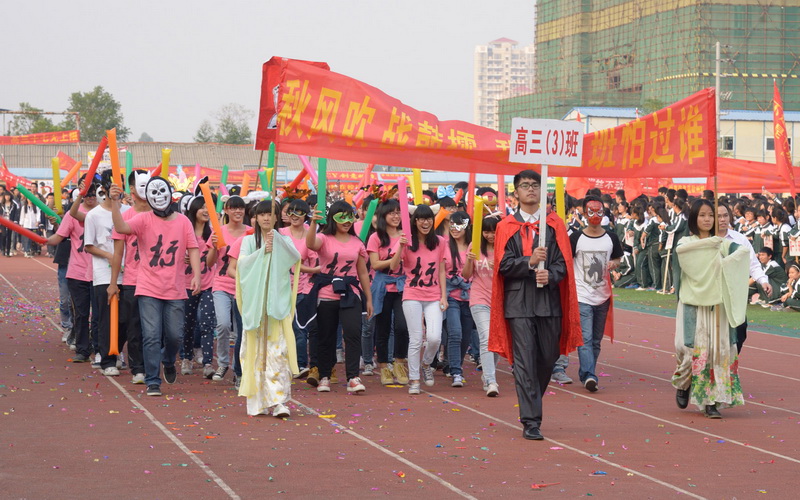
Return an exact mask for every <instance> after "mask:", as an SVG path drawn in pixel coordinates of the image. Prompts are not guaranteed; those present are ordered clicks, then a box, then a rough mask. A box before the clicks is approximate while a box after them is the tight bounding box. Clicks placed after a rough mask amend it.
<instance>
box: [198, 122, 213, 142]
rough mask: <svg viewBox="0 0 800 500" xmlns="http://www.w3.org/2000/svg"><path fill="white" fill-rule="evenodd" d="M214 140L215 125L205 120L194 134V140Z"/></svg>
mask: <svg viewBox="0 0 800 500" xmlns="http://www.w3.org/2000/svg"><path fill="white" fill-rule="evenodd" d="M213 140H214V127H213V126H212V125H211V122H210V121H208V120H203V123H201V124H200V128H199V129H197V133H196V134H195V135H194V142H212V141H213Z"/></svg>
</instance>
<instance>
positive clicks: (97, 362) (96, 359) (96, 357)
mask: <svg viewBox="0 0 800 500" xmlns="http://www.w3.org/2000/svg"><path fill="white" fill-rule="evenodd" d="M102 359H103V358H102V357H101V356H100V353H99V352H97V353H95V354H94V361H92V368H100V361H101V360H102Z"/></svg>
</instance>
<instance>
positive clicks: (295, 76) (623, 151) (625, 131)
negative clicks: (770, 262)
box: [256, 57, 716, 178]
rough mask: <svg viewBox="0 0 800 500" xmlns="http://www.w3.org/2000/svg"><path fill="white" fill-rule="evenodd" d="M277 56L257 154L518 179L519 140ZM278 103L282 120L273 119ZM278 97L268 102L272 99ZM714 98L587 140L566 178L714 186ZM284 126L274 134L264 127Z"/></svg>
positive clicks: (266, 88) (705, 96)
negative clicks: (675, 180)
mask: <svg viewBox="0 0 800 500" xmlns="http://www.w3.org/2000/svg"><path fill="white" fill-rule="evenodd" d="M321 66H322V64H321V63H317V65H312V64H308V63H305V62H302V61H296V60H291V59H285V58H277V57H274V58H272V59H271V60H270V61H268V62H267V63H265V64H264V68H263V75H264V81H262V95H261V103H262V109H261V113H260V116H259V128H258V130H257V133H256V149H266V148H267V147H268V145H269V142H270V140H271V139H272V138H274V140H275V144H276V146H277V149H278V151H280V152H282V153H294V154H305V155H309V156H315V157H326V158H333V159H340V160H348V161H355V162H362V163H380V164H383V165H393V166H399V167H409V168H423V169H429V170H446V171H455V172H474V173H490V174H505V175H513V174H515V173H517V172H519V171H520V170H521V169H522V168H524V167H523V166H522V165H521V164H517V163H511V162H509V161H508V148H509V140H510V136H509V135H508V134H503V133H500V132H497V131H495V130H491V129H488V128H485V127H480V126H477V125H473V124H470V123H466V122H463V121H439V119H438V118H437V117H436V116H434V115H432V114H430V113H426V112H424V111H418V110H416V109H414V108H412V107H410V106H407V105H405V104H403V103H402V102H401V101H399V100H397V99H395V98H393V97H391V96H389V95H387V94H385V93H384V92H382V91H381V90H379V89H377V88H375V87H372V86H369V85H367V84H365V83H363V82H360V81H358V80H355V79H353V78H349V77H347V76H344V75H341V74H338V73H334V72H332V71H330V70H328V69H325V67H321ZM276 88H277V89H279V92H278V94H277V102H278V112H277V115H276V114H275V113H274V112H272V114H271V115H269V116H267V114H265V106H264V103H265V101H271V100H272V99H273V93H272V92H273V89H276ZM267 92H268V93H267ZM714 105H715V103H714V91H713V89H705V90H702V91H700V92H697V93H696V94H694V95H692V96H689V97H687V98H685V99H683V100H681V101H679V102H677V103H675V104H673V105H672V106H669V107H667V108H665V109H662V110H660V111H658V112H656V113H653V114H650V115H647V116H645V117H642V118H640V119H638V120H635V121H633V122H630V123H627V124H624V125H621V126H619V127H616V128H612V129H607V130H602V131H599V132H594V133H591V134H586V135H585V136H584V144H583V165H582V166H581V167H578V168H565V167H558V166H551V168H550V175H552V176H564V177H603V178H617V177H620V178H621V177H626V178H631V177H651V178H662V177H670V178H671V177H676V176H679V177H706V176H709V175H713V165H714V159H715V156H716V123H715V108H714ZM273 118H275V120H274V128H272V129H270V128H268V127H267V126H265V125H264V124H269V122H270V121H272V119H273Z"/></svg>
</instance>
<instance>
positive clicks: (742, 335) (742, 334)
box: [736, 318, 747, 354]
mask: <svg viewBox="0 0 800 500" xmlns="http://www.w3.org/2000/svg"><path fill="white" fill-rule="evenodd" d="M745 340H747V318H745V319H744V323H742V324H741V325H739V326H737V327H736V353H737V354H738V353H740V352H742V347H743V346H744V341H745Z"/></svg>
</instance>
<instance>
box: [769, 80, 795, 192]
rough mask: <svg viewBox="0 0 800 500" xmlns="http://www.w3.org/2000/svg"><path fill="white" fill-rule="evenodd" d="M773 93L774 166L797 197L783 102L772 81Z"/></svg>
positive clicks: (776, 86)
mask: <svg viewBox="0 0 800 500" xmlns="http://www.w3.org/2000/svg"><path fill="white" fill-rule="evenodd" d="M772 86H773V88H774V93H773V96H772V110H773V114H772V127H773V131H774V132H773V135H774V136H775V137H774V141H775V164H776V165H777V167H778V173H779V174H780V176H781V177H783V178H784V179H786V182H788V183H789V191H791V193H792V196H796V195H797V189H796V188H795V184H794V173H793V172H792V156H791V152H790V151H789V138H788V137H787V136H786V121H785V120H784V118H783V102H782V101H781V94H780V93H779V92H778V84H777V82H775V80H773V81H772Z"/></svg>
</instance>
